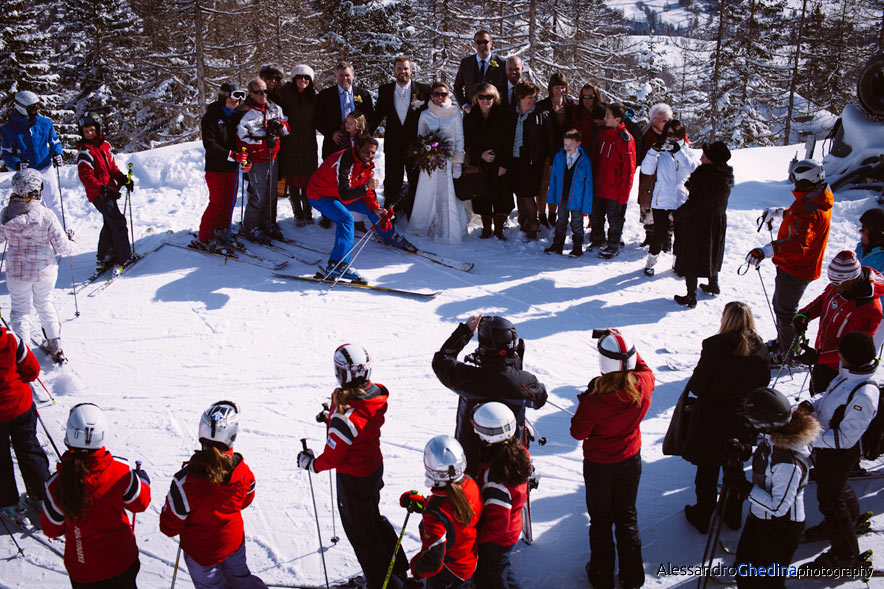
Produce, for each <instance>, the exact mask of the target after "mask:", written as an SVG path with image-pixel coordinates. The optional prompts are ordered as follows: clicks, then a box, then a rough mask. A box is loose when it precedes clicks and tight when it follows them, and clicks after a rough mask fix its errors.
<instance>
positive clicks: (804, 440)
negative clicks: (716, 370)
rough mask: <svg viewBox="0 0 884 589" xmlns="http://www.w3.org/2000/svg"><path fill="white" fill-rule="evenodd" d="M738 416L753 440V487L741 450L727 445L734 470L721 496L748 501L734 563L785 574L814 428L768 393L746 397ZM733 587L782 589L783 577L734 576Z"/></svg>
mask: <svg viewBox="0 0 884 589" xmlns="http://www.w3.org/2000/svg"><path fill="white" fill-rule="evenodd" d="M742 413H743V416H744V420H745V422H746V423H747V425H748V426H750V429H751V431H753V432H754V433H756V434H757V435H758V439H757V441H756V443H755V445H756V446H757V448H756V450H755V453H754V455H753V456H752V482H750V481H747V480H746V477H745V475H744V474H743V470H742V466H743V464H742V463H743V460H744V458H746V455H745V454H744V445H743V444H742V443H741V442H740V441H739V440H736V439H735V440H732V442H733V445H732V446H731V447H730V449H729V452H728V453H729V454H730V455H731V456H732V460H733V462H735V463H738V464H739V467H740V468H739V469H738V470H729V471H728V474H726V476H725V480H724V486H723V489H724V490H723V491H722V492H723V493H725V492H726V493H728V494H735V495H737V497H738V499H739V500H740V501H742V500H745V499H747V498H748V501H749V515H748V516H747V517H746V524H745V526H744V527H743V533H742V534H741V535H740V543H739V544H738V546H737V557H736V562H737V563H740V564H746V565H751V566H754V567H756V568H759V569H760V568H767V567H770V566H772V565H774V570H776V569H777V565H778V567H779V570H781V571H783V572H785V570H786V569H788V567H789V565H790V564H791V562H792V557H793V556H794V555H795V550H796V549H797V548H798V544H799V542H800V541H801V532H802V531H803V530H804V487H805V486H806V485H807V481H808V472H809V471H810V462H809V460H808V459H809V444H810V443H811V442H813V440H814V439H815V438H816V437H817V436H818V435H819V433H820V431H821V427H820V424H819V422H818V421H817V420H816V419H815V418H814V417H812V416H811V415H810V413H809V412H808V411H805V410H798V411H795V412H794V413H793V412H792V408H791V406H790V404H789V400H788V399H787V398H786V397H785V396H784V395H783V394H782V393H780V392H779V391H777V390H776V389H772V388H767V387H764V388H758V389H755V390H753V391H751V392H750V393H749V395H747V397H746V400H745V402H744V405H743V411H742ZM737 574H738V577H737V586H738V587H740V588H746V587H771V588H778V589H785V587H786V576H785V574H782V573H781V574H776V575H771V576H767V577H763V578H761V577H754V576H746V575H741V574H740V569H738V571H737Z"/></svg>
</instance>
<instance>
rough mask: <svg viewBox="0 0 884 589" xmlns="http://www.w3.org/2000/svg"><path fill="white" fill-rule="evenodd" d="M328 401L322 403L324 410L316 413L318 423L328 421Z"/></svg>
mask: <svg viewBox="0 0 884 589" xmlns="http://www.w3.org/2000/svg"><path fill="white" fill-rule="evenodd" d="M328 411H329V407H328V403H323V404H322V411H320V412H319V413H317V414H316V423H328Z"/></svg>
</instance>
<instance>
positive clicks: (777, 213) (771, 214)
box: [761, 207, 786, 220]
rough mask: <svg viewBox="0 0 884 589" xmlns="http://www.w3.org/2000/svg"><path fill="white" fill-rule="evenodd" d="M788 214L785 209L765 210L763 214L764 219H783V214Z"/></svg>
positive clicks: (772, 208)
mask: <svg viewBox="0 0 884 589" xmlns="http://www.w3.org/2000/svg"><path fill="white" fill-rule="evenodd" d="M785 212H786V209H784V208H783V207H770V208H767V209H764V212H763V213H762V214H761V218H762V219H765V220H767V219H782V218H783V213H785Z"/></svg>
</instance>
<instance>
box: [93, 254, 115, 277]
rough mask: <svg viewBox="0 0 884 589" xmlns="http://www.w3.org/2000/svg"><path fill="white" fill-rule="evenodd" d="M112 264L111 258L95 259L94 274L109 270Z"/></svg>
mask: <svg viewBox="0 0 884 589" xmlns="http://www.w3.org/2000/svg"><path fill="white" fill-rule="evenodd" d="M113 265H114V259H113V258H103V259H100V260H96V261H95V275H96V276H97V275H99V274H102V273H104V272H105V271H107V270H109V269H110V267H111V266H113Z"/></svg>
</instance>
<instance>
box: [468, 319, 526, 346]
mask: <svg viewBox="0 0 884 589" xmlns="http://www.w3.org/2000/svg"><path fill="white" fill-rule="evenodd" d="M518 341H519V336H518V334H516V326H515V325H513V324H512V323H510V322H509V321H508V320H507V319H504V318H503V317H498V316H496V315H494V316H491V317H482V320H481V321H479V350H478V352H479V353H480V354H482V355H487V354H498V355H501V356H503V355H506V354H508V353H512V352H514V351H515V350H516V343H517V342H518Z"/></svg>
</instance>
